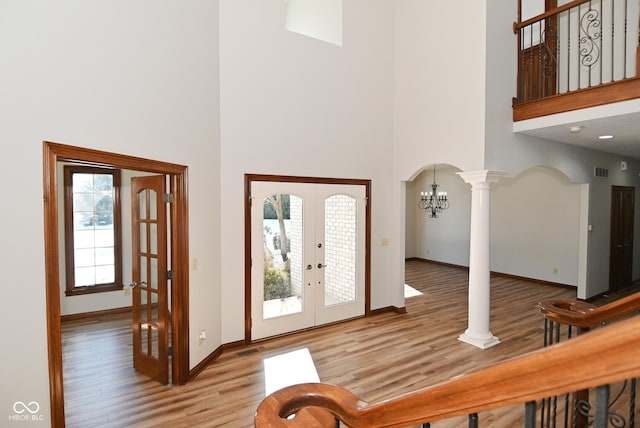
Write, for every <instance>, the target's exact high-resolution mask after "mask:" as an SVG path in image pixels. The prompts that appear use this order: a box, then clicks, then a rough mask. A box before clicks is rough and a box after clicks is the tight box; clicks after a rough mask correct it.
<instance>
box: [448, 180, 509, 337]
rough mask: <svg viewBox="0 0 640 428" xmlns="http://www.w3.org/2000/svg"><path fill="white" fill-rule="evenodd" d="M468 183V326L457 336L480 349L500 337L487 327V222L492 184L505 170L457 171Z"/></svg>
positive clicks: (488, 299) (489, 301)
mask: <svg viewBox="0 0 640 428" xmlns="http://www.w3.org/2000/svg"><path fill="white" fill-rule="evenodd" d="M458 175H459V176H460V177H462V179H463V180H464V181H465V182H466V183H469V184H471V236H470V243H469V245H470V249H469V321H468V328H467V330H466V331H465V332H464V334H461V335H460V337H459V338H458V339H459V340H461V341H462V342H466V343H469V344H471V345H474V346H477V347H478V348H481V349H486V348H490V347H491V346H494V345H497V344H498V343H500V340H499V339H498V338H497V337H495V336H494V335H493V334H491V331H490V330H489V315H490V309H491V290H490V272H491V268H490V265H489V238H490V234H489V225H490V208H491V184H492V183H495V182H497V181H498V180H499V179H500V178H501V177H503V176H504V175H505V173H502V172H497V171H468V172H459V173H458Z"/></svg>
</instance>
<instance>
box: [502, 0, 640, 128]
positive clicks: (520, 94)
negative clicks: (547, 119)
mask: <svg viewBox="0 0 640 428" xmlns="http://www.w3.org/2000/svg"><path fill="white" fill-rule="evenodd" d="M639 9H640V6H639V4H638V2H637V1H632V0H574V1H571V2H568V3H566V4H564V5H562V6H560V7H558V8H555V9H553V10H549V11H547V12H545V13H543V14H541V15H538V16H536V17H534V18H531V19H528V20H526V21H523V22H517V23H514V26H513V28H514V32H515V34H516V35H517V38H518V80H517V82H518V83H517V86H518V87H517V96H516V97H515V98H514V99H513V104H514V120H521V119H526V118H529V117H531V115H533V116H542V115H545V114H550V113H556V112H560V111H567V110H573V109H576V108H584V107H590V106H593V105H600V104H605V103H611V102H616V101H621V100H624V99H632V98H638V97H640V85H638V83H637V82H635V83H633V85H632V89H631V90H630V88H629V87H621V86H619V85H616V84H619V83H622V82H626V83H629V82H632V81H637V80H638V69H639V68H640V66H639V63H640V40H639V34H640V31H639V26H640V10H639ZM626 86H629V85H626ZM595 88H600V90H599V91H598V92H597V93H595V92H591V94H590V95H588V94H589V91H590V90H592V89H595ZM604 91H610V92H612V93H610V94H606V96H603V92H604ZM578 93H579V94H581V96H580V98H578V97H576V98H574V100H576V102H577V104H576V105H574V102H573V101H571V99H570V98H562V97H561V99H560V100H556V102H555V103H547V104H546V106H545V107H537V109H536V112H535V113H533V114H532V113H525V114H524V116H522V115H521V114H520V111H521V110H522V111H524V112H526V111H527V110H526V108H522V107H523V105H526V104H527V103H535V102H539V101H542V100H546V99H549V98H558V97H559V96H562V95H570V94H578Z"/></svg>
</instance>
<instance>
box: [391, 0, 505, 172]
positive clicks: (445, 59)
mask: <svg viewBox="0 0 640 428" xmlns="http://www.w3.org/2000/svg"><path fill="white" fill-rule="evenodd" d="M485 3H486V0H484V1H482V0H467V1H462V2H460V1H456V2H447V1H443V2H428V1H424V0H402V1H396V2H395V21H394V22H395V28H394V45H393V47H394V64H395V65H394V67H395V68H394V162H395V167H394V169H395V173H396V177H397V178H398V179H399V180H410V179H413V177H415V175H417V173H418V172H420V171H421V170H422V168H423V167H425V166H426V165H433V164H449V165H453V166H455V167H457V168H459V169H460V170H462V171H469V170H480V169H483V168H484V138H485V129H484V128H485V103H484V98H485V90H486V88H485V86H486V83H485V81H486V77H485V70H486V67H485V60H486V54H485V51H486V47H485V37H484V35H485V33H486V31H487V30H486V16H485V14H486V10H485V9H486V5H485ZM461 11H464V13H461ZM510 99H511V98H508V99H507V100H506V102H509V101H510Z"/></svg>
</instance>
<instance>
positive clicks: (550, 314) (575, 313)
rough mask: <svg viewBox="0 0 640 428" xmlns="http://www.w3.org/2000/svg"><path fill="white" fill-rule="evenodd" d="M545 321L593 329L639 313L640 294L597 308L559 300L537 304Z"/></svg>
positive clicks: (577, 301)
mask: <svg viewBox="0 0 640 428" xmlns="http://www.w3.org/2000/svg"><path fill="white" fill-rule="evenodd" d="M538 309H540V313H541V314H542V316H544V317H545V318H546V319H548V320H550V321H554V322H557V323H559V324H565V325H571V326H574V327H580V328H593V327H595V326H598V325H600V324H603V323H608V322H610V321H612V320H614V319H616V318H620V317H623V316H626V315H631V314H632V313H633V312H636V311H640V292H639V293H635V294H631V295H629V296H627V297H623V298H621V299H618V300H616V301H614V302H611V303H608V304H606V305H603V306H600V307H597V306H595V305H593V304H591V303H587V302H585V301H581V300H571V299H559V300H546V301H542V302H540V303H538Z"/></svg>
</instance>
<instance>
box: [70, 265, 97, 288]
mask: <svg viewBox="0 0 640 428" xmlns="http://www.w3.org/2000/svg"><path fill="white" fill-rule="evenodd" d="M74 274H75V280H76V282H75V286H76V287H87V286H90V285H95V280H96V268H95V267H93V266H90V267H82V268H76V269H75V272H74Z"/></svg>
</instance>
